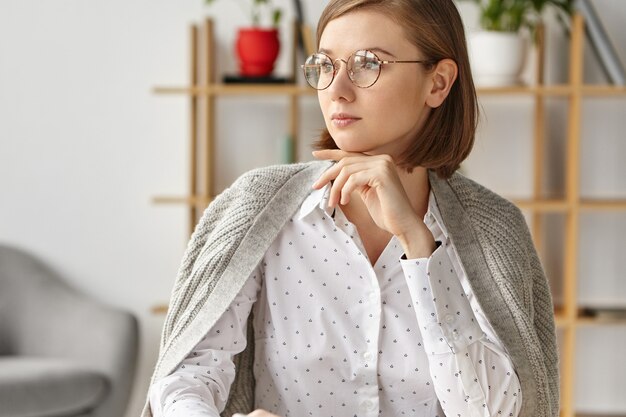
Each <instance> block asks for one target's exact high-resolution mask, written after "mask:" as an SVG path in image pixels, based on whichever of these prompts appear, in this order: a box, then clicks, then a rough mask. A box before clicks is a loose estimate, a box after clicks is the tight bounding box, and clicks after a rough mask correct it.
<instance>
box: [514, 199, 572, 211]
mask: <svg viewBox="0 0 626 417" xmlns="http://www.w3.org/2000/svg"><path fill="white" fill-rule="evenodd" d="M511 201H512V202H513V204H515V205H516V206H518V207H519V208H520V209H522V210H532V211H539V212H559V213H564V212H566V211H567V210H568V209H569V205H568V203H567V201H565V200H560V199H555V200H532V199H511Z"/></svg>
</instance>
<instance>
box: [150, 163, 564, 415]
mask: <svg viewBox="0 0 626 417" xmlns="http://www.w3.org/2000/svg"><path fill="white" fill-rule="evenodd" d="M330 166H331V163H329V162H310V163H301V164H291V165H276V166H272V167H267V168H261V169H256V170H253V171H250V172H248V173H246V174H244V175H242V176H241V177H240V178H239V179H238V180H237V181H236V182H235V183H234V184H233V185H232V186H231V187H229V188H228V189H226V190H225V191H224V192H223V193H222V194H220V195H219V196H218V197H217V198H216V199H215V200H214V201H213V202H212V203H211V204H210V205H209V207H208V208H207V209H206V210H205V212H204V214H203V216H202V218H201V219H200V221H199V222H198V225H197V226H196V229H195V231H194V233H193V234H192V236H191V239H190V241H189V244H188V246H187V250H186V252H185V255H184V257H183V260H182V264H181V266H180V268H179V271H178V274H177V277H176V282H175V284H174V288H173V290H172V295H171V299H170V304H169V309H168V313H167V317H166V320H165V325H164V327H163V333H162V338H161V345H160V352H159V359H158V361H157V364H156V367H155V370H154V374H153V377H152V381H153V382H154V381H156V380H159V379H161V378H163V377H165V376H167V375H169V374H170V373H171V372H173V371H174V370H175V369H176V367H177V366H178V364H179V363H180V362H181V361H182V360H183V359H184V358H185V357H186V356H187V355H188V354H189V353H190V352H191V351H192V350H193V348H194V347H195V346H196V345H197V344H198V342H199V341H200V340H201V339H202V337H204V335H205V334H206V333H207V332H208V331H209V329H210V328H211V327H212V326H213V324H214V323H215V322H216V321H217V320H218V319H219V317H220V316H221V315H222V313H223V312H224V311H225V310H226V309H227V308H228V306H229V305H230V303H231V302H232V300H233V299H234V298H235V296H236V295H237V293H238V292H239V290H240V289H241V288H242V287H243V285H244V283H245V281H246V280H247V278H248V277H249V275H250V273H251V272H252V271H253V270H254V268H255V267H256V266H257V265H258V263H259V262H260V261H261V259H262V258H263V256H264V255H265V252H266V250H267V248H268V247H269V246H270V244H271V243H272V242H273V241H274V239H275V238H276V236H277V235H278V234H279V232H280V230H281V229H282V227H283V225H284V224H285V223H286V222H287V221H288V220H289V218H290V217H291V216H292V215H293V213H295V212H296V210H297V209H298V208H299V207H300V205H301V203H302V201H303V200H304V199H305V198H306V196H307V195H308V194H309V193H310V192H311V185H312V184H313V182H314V181H315V180H316V179H317V178H318V177H319V176H320V175H321V173H322V172H323V171H325V170H326V169H327V168H328V167H330ZM429 179H430V185H431V189H432V191H433V193H434V196H435V200H436V202H437V205H438V207H439V211H440V212H441V216H442V218H443V221H444V223H445V225H446V228H447V229H448V232H449V234H450V238H451V239H452V240H453V242H454V244H455V246H456V248H457V250H458V254H459V258H460V260H461V262H462V264H463V267H464V268H465V270H466V273H467V276H468V279H469V282H470V285H471V286H472V291H473V292H474V294H475V295H476V298H477V300H478V302H479V303H480V305H481V307H482V309H483V310H484V312H485V314H486V316H487V318H488V319H489V322H490V323H491V324H492V326H493V328H494V330H495V331H496V333H497V335H498V337H499V338H500V340H501V341H502V343H503V344H504V346H505V347H506V349H507V351H508V353H509V355H510V357H511V360H512V362H513V365H514V366H515V369H516V371H517V373H518V377H519V381H520V384H521V387H522V398H523V404H522V410H521V413H520V416H522V417H556V416H558V414H559V375H558V372H559V369H558V349H557V346H556V335H555V326H554V313H553V306H552V297H551V294H550V288H549V285H548V282H547V280H546V278H545V275H544V272H543V269H542V267H541V264H540V262H539V258H538V256H537V254H536V251H535V248H534V246H533V242H532V239H531V236H530V233H529V231H528V227H527V225H526V222H525V220H524V217H523V216H522V214H521V212H520V210H519V209H518V208H517V207H515V206H514V205H513V204H512V203H510V202H509V201H507V200H505V199H503V198H501V197H499V196H498V195H496V194H494V193H493V192H491V191H489V190H487V189H486V188H484V187H482V186H480V185H479V184H477V183H475V182H473V181H471V180H469V179H467V178H465V177H464V176H462V175H461V174H459V173H455V174H454V175H453V176H452V177H451V178H450V179H447V180H444V179H441V178H439V177H437V176H436V174H434V173H433V172H429ZM253 359H254V334H253V329H252V320H249V321H248V343H247V346H246V348H245V350H244V351H243V352H241V353H240V354H238V355H236V357H235V358H234V362H235V367H236V377H235V380H234V382H233V384H232V386H231V389H230V395H229V399H228V403H227V405H226V408H225V410H224V412H223V413H222V416H228V417H230V416H231V415H232V414H233V413H236V412H239V413H244V412H251V411H252V410H253V409H254V376H253V373H252V364H253ZM151 415H152V414H151V410H150V406H149V404H148V403H147V404H146V406H145V407H144V411H143V413H142V416H143V417H150V416H151Z"/></svg>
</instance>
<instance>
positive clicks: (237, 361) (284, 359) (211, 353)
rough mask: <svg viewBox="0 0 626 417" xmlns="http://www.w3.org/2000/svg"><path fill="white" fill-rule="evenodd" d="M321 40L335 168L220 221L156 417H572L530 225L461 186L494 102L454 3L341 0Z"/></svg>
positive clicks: (178, 295) (219, 211)
mask: <svg viewBox="0 0 626 417" xmlns="http://www.w3.org/2000/svg"><path fill="white" fill-rule="evenodd" d="M317 38H318V45H319V47H320V49H319V52H318V53H316V54H314V55H312V56H311V57H309V58H308V59H307V60H306V63H305V65H303V69H304V73H305V77H306V79H307V81H308V82H309V84H310V85H311V86H312V87H313V88H316V89H317V90H318V98H319V102H320V106H321V109H322V113H323V115H324V120H325V122H326V127H327V132H325V134H324V135H323V136H322V138H321V140H320V142H319V143H318V145H319V146H318V147H319V148H320V150H319V151H317V152H314V155H315V157H316V158H317V159H319V160H321V161H320V162H313V163H308V164H297V165H289V166H276V167H270V168H265V169H260V170H255V171H253V172H251V173H248V174H246V175H244V176H242V177H241V178H240V179H239V180H238V181H237V182H236V183H235V184H234V185H233V186H231V187H230V188H229V189H228V190H226V191H225V192H224V193H223V194H222V195H220V196H219V197H218V198H217V199H216V201H215V202H214V203H213V204H212V205H211V206H210V207H209V208H208V209H207V211H206V212H205V214H204V216H203V218H202V220H201V221H200V223H199V225H198V227H197V228H196V231H195V232H194V235H193V236H192V239H191V242H190V244H189V247H188V250H187V252H186V255H185V258H184V259H183V264H182V267H181V269H180V272H179V276H178V278H177V282H176V285H175V287H174V291H173V295H172V300H171V304H170V311H169V313H168V317H167V321H166V324H165V328H164V332H163V340H162V345H161V354H160V358H159V361H158V363H157V366H156V370H155V374H154V377H153V381H152V386H151V388H150V394H149V403H148V405H147V407H146V409H145V412H144V415H145V416H148V415H151V414H152V415H154V416H167V417H175V416H185V417H192V416H218V415H219V414H220V413H221V414H222V415H226V416H231V415H233V413H239V414H246V413H249V414H248V415H249V416H253V417H263V416H281V417H289V416H298V417H301V416H305V415H309V416H315V417H321V416H329V417H330V416H335V417H339V416H359V417H360V416H378V415H383V416H388V415H389V416H392V415H394V416H395V415H397V416H400V415H414V416H444V415H446V416H472V417H473V416H492V415H506V416H518V415H519V416H533V417H538V416H556V415H557V414H558V411H559V407H558V365H557V349H556V343H555V333H554V320H553V315H552V302H551V298H550V293H549V289H548V285H547V282H546V279H545V277H544V275H543V272H542V269H541V266H540V264H539V261H538V259H537V255H536V253H535V250H534V247H533V245H532V241H531V238H530V236H529V234H528V230H527V228H526V225H525V222H524V219H523V217H522V215H521V214H520V212H519V210H517V209H516V208H515V207H514V206H513V205H511V204H510V203H508V202H507V201H505V200H503V199H501V198H499V197H498V196H496V195H494V194H493V193H491V192H489V191H488V190H486V189H484V188H482V187H481V186H479V185H477V184H475V183H473V182H471V181H470V180H468V179H466V178H464V177H462V176H461V175H459V174H457V173H455V171H456V169H457V168H458V167H459V165H460V163H461V162H462V161H463V159H464V158H465V157H466V156H467V155H468V153H469V152H470V150H471V147H472V143H473V138H474V131H475V128H476V95H475V91H474V87H473V82H472V79H471V74H470V70H469V64H468V58H467V51H466V46H465V38H464V34H463V26H462V22H461V19H460V17H459V15H458V12H457V10H456V8H455V6H454V4H453V2H452V0H331V1H330V2H329V4H328V6H327V7H326V9H325V10H324V12H323V14H322V16H321V19H320V22H319V26H318V34H317Z"/></svg>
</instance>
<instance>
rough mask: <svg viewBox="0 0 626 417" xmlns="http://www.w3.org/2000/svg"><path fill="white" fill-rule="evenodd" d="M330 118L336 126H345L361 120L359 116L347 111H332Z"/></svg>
mask: <svg viewBox="0 0 626 417" xmlns="http://www.w3.org/2000/svg"><path fill="white" fill-rule="evenodd" d="M330 118H331V120H332V122H333V125H335V126H336V127H347V126H350V125H351V124H353V123H356V122H358V121H359V120H361V118H360V117H357V116H354V115H352V114H348V113H333V114H332V115H331V116H330Z"/></svg>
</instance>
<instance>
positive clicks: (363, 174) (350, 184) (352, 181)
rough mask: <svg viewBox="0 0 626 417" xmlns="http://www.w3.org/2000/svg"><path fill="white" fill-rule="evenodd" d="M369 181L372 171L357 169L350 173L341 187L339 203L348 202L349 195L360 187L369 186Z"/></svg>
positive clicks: (344, 203)
mask: <svg viewBox="0 0 626 417" xmlns="http://www.w3.org/2000/svg"><path fill="white" fill-rule="evenodd" d="M371 181H372V173H371V172H369V171H359V172H355V173H354V174H352V175H350V177H349V178H348V180H347V181H346V183H345V184H344V186H343V188H342V189H341V200H340V202H341V204H342V205H346V204H348V203H349V202H350V196H351V195H352V193H353V192H355V191H357V190H361V189H369V188H371V187H372V184H371Z"/></svg>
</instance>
